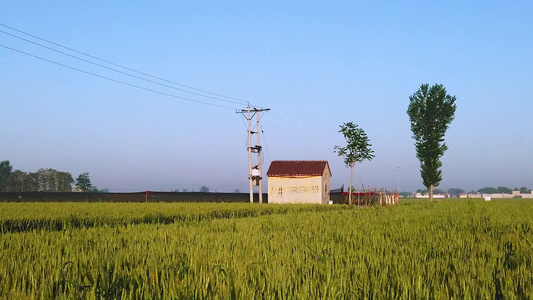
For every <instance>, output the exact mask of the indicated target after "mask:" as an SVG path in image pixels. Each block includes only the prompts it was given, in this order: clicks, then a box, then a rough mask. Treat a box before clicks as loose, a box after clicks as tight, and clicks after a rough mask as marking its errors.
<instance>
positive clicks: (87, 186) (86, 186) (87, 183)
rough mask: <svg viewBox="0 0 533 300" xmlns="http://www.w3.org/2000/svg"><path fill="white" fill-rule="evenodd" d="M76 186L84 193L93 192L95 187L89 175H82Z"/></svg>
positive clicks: (77, 179)
mask: <svg viewBox="0 0 533 300" xmlns="http://www.w3.org/2000/svg"><path fill="white" fill-rule="evenodd" d="M76 186H77V187H79V188H80V189H81V190H82V191H83V192H84V193H88V192H90V191H91V190H92V187H93V185H92V184H91V179H90V178H89V173H88V172H85V173H81V174H80V176H78V178H76Z"/></svg>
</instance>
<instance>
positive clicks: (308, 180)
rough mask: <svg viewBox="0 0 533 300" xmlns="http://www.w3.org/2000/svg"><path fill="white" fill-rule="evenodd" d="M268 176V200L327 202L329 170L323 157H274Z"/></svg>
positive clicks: (272, 201)
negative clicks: (297, 158)
mask: <svg viewBox="0 0 533 300" xmlns="http://www.w3.org/2000/svg"><path fill="white" fill-rule="evenodd" d="M267 176H268V203H311V204H328V202H329V200H330V194H329V190H330V187H331V186H330V178H331V170H330V168H329V164H328V162H327V161H325V160H275V161H273V162H272V163H271V164H270V167H269V168H268V171H267Z"/></svg>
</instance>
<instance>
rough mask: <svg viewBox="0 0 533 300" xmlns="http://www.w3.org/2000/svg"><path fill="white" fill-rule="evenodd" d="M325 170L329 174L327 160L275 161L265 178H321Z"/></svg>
mask: <svg viewBox="0 0 533 300" xmlns="http://www.w3.org/2000/svg"><path fill="white" fill-rule="evenodd" d="M325 168H327V169H328V171H329V174H331V170H330V168H329V164H328V161H327V160H275V161H273V162H272V163H271V164H270V167H269V168H268V171H267V176H268V177H285V176H287V177H291V176H322V174H323V173H324V169H325Z"/></svg>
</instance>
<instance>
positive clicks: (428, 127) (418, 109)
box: [407, 84, 456, 201]
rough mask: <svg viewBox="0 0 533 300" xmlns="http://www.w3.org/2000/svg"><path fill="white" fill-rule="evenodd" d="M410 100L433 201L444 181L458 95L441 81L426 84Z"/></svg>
mask: <svg viewBox="0 0 533 300" xmlns="http://www.w3.org/2000/svg"><path fill="white" fill-rule="evenodd" d="M409 100H410V103H409V108H408V109H407V114H408V115H409V119H410V121H411V131H412V132H413V138H414V139H415V141H416V143H415V147H416V157H417V158H418V160H420V173H421V175H422V180H423V183H424V186H425V187H427V188H428V190H429V200H430V201H433V189H434V188H435V187H437V186H438V185H439V184H440V182H441V180H442V171H441V170H439V169H440V167H442V162H441V161H440V157H441V156H442V155H443V154H444V151H446V150H447V149H448V147H447V146H446V144H445V143H444V135H445V134H446V130H447V129H448V126H449V125H450V123H451V122H452V121H453V119H454V115H455V109H456V105H455V100H456V98H455V96H453V97H452V96H450V95H448V94H447V93H446V89H445V88H444V86H443V85H441V84H435V85H433V86H432V87H429V85H428V84H422V85H421V86H420V88H419V89H418V91H416V92H415V93H414V94H413V95H412V96H410V97H409Z"/></svg>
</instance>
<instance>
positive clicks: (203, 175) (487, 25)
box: [0, 1, 533, 192]
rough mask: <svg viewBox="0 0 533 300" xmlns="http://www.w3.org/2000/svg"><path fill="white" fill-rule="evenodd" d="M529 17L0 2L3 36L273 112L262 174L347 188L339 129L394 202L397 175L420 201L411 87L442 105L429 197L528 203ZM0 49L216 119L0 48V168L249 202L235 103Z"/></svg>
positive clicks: (255, 4)
mask: <svg viewBox="0 0 533 300" xmlns="http://www.w3.org/2000/svg"><path fill="white" fill-rule="evenodd" d="M532 15H533V4H532V3H531V2H529V1H446V2H444V1H401V2H400V1H371V2H370V1H369V2H358V1H321V2H318V1H261V2H260V1H1V2H0V23H2V24H4V25H7V26H10V27H13V28H16V29H18V30H21V31H24V32H27V33H30V34H32V35H35V36H38V37H40V38H43V39H47V40H50V41H53V42H55V43H58V44H61V45H63V46H66V47H70V48H72V49H75V50H78V51H81V52H84V53H88V54H91V55H93V56H95V57H98V58H101V59H105V60H108V61H111V62H113V63H116V64H119V65H122V66H126V67H128V68H132V69H135V70H139V71H142V72H145V73H148V74H151V75H155V76H158V77H161V78H164V79H167V80H171V81H174V82H178V83H181V84H184V85H188V86H191V87H194V88H197V89H201V90H205V91H209V92H212V93H217V94H222V95H226V96H230V97H233V98H238V99H242V100H245V101H249V102H251V103H252V104H253V105H255V106H257V107H264V108H266V107H268V108H270V109H271V111H270V112H269V113H267V114H265V115H264V116H263V118H262V121H261V122H262V127H263V131H264V136H262V137H261V138H262V141H263V142H266V143H265V144H264V146H266V147H265V152H264V155H263V156H264V166H263V170H264V171H265V172H266V170H267V169H268V165H269V164H270V161H272V160H286V159H291V160H297V159H303V160H308V159H310V160H315V159H316V160H328V161H329V163H330V166H331V169H332V173H333V177H332V187H337V186H340V185H341V184H343V183H344V184H346V185H347V183H348V181H349V169H347V168H345V166H344V165H343V162H342V158H340V157H337V156H336V154H335V153H334V152H333V147H334V145H342V144H343V143H344V140H343V137H342V136H341V134H340V133H338V130H339V125H340V124H342V123H344V122H350V121H353V122H354V123H356V124H358V125H359V126H360V127H361V128H363V129H364V130H365V131H366V132H367V134H368V136H369V138H370V140H371V143H372V144H373V149H374V151H375V155H376V157H375V158H374V159H373V160H372V161H370V162H368V161H366V162H364V163H363V164H360V165H356V167H355V175H354V176H355V180H356V182H357V183H358V185H360V183H361V182H363V183H364V184H365V186H367V187H375V188H381V187H385V188H391V189H393V188H395V187H396V186H397V184H398V175H399V177H400V180H399V184H400V187H401V190H416V189H417V188H422V187H423V185H422V180H421V178H420V173H419V163H418V161H417V159H416V155H415V149H414V141H413V139H412V138H411V132H410V126H409V119H408V116H407V114H406V110H407V106H408V104H409V96H410V95H411V94H413V93H414V92H415V91H416V90H417V89H418V88H419V87H420V85H421V84H423V83H429V84H434V83H440V84H443V85H444V86H445V87H446V88H447V90H448V93H449V94H451V95H455V96H456V97H457V112H456V118H455V120H454V121H453V123H452V124H451V126H450V128H449V130H448V132H447V135H446V143H447V145H448V147H449V150H448V151H447V152H446V153H445V155H444V156H443V158H442V161H443V164H444V166H443V167H442V171H443V181H442V182H441V185H440V187H441V188H452V187H460V188H463V189H466V190H472V189H475V190H477V189H479V188H482V187H485V186H508V187H511V188H514V187H521V186H526V187H529V188H532V187H533V159H532V155H531V153H532V149H533V139H532V136H531V129H532V128H533V118H532V117H531V115H532V113H533V101H532V100H533V99H532V98H533V97H532V96H533V92H532V90H531V87H530V86H531V83H532V82H533V72H532V69H533V68H532V67H533V63H532V59H531V49H533V35H532V34H531V33H532V32H533V20H532V19H531V16H532ZM0 30H2V31H4V32H7V33H10V34H15V35H17V36H21V37H24V38H28V39H31V38H29V37H28V36H25V35H23V34H21V33H20V32H16V31H13V30H12V29H9V28H7V27H5V26H0ZM32 40H33V41H36V42H39V43H42V44H45V43H44V42H42V41H39V40H35V39H32ZM0 45H3V46H7V47H10V48H13V49H17V50H20V51H24V52H27V53H31V54H32V55H36V56H39V57H43V58H46V59H49V60H52V61H56V62H59V63H62V64H65V65H68V66H71V67H74V68H79V69H81V70H84V71H86V72H92V73H95V74H98V75H100V76H106V77H109V78H113V79H115V80H120V81H124V82H127V83H129V84H134V85H138V86H142V87H145V88H149V89H154V90H157V91H160V92H164V93H169V94H173V95H175V96H178V97H187V98H190V99H193V100H199V101H205V102H211V103H215V104H220V105H224V106H229V107H230V108H221V107H216V106H210V105H204V104H199V103H195V102H190V101H184V100H181V99H177V98H174V97H169V96H165V95H161V94H156V93H152V92H149V91H146V90H140V89H136V88H133V87H130V86H125V85H122V84H118V83H116V82H112V81H109V80H105V79H102V78H98V77H94V76H91V75H88V74H85V73H81V72H77V71H74V70H72V69H68V68H64V67H62V66H58V65H55V64H52V63H49V62H45V61H43V60H40V59H36V58H34V57H30V56H27V55H24V54H21V53H18V52H15V51H12V50H9V49H7V48H4V47H0V78H2V80H1V81H0V112H1V115H2V117H1V118H0V127H1V128H2V130H1V131H0V141H1V143H0V160H10V161H11V164H12V165H13V166H14V168H16V169H20V170H23V171H29V172H34V171H37V170H38V169H39V168H54V169H57V170H61V171H68V172H70V173H72V174H73V176H75V177H76V176H77V175H79V174H80V173H82V172H89V173H90V176H91V179H92V182H93V184H94V185H96V186H97V187H99V188H109V190H111V191H140V190H163V191H168V190H171V189H183V188H187V189H189V190H191V189H195V190H198V189H199V188H200V187H201V186H202V185H207V186H208V187H209V188H210V189H211V190H212V191H214V190H217V191H228V192H229V191H233V190H234V189H236V188H239V189H241V191H247V176H248V174H247V169H248V156H247V152H246V146H247V139H246V127H245V126H244V124H243V120H242V118H241V117H240V115H239V114H236V113H235V109H242V108H244V107H245V105H244V104H242V105H241V104H235V103H227V102H220V101H216V100H213V99H209V98H203V97H199V96H197V95H192V94H187V93H183V92H181V91H178V90H174V89H169V88H167V87H163V86H160V85H154V84H152V83H149V82H145V81H141V80H138V79H135V78H131V77H128V76H124V75H122V74H119V73H116V72H112V71H109V70H106V69H102V68H99V67H97V66H95V65H91V64H87V63H84V62H81V61H79V60H75V59H73V58H71V57H67V56H64V55H61V54H59V53H56V52H53V51H49V50H47V49H44V48H41V47H38V46H36V45H34V44H31V43H28V42H25V41H22V40H20V39H16V38H14V37H12V36H10V35H7V34H5V33H3V32H0ZM47 46H52V45H50V44H47ZM58 49H59V50H61V51H65V52H67V51H66V50H65V49H61V48H58ZM68 53H70V54H75V53H71V52H68ZM78 56H79V55H78ZM398 167H399V170H400V171H399V172H398Z"/></svg>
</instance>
